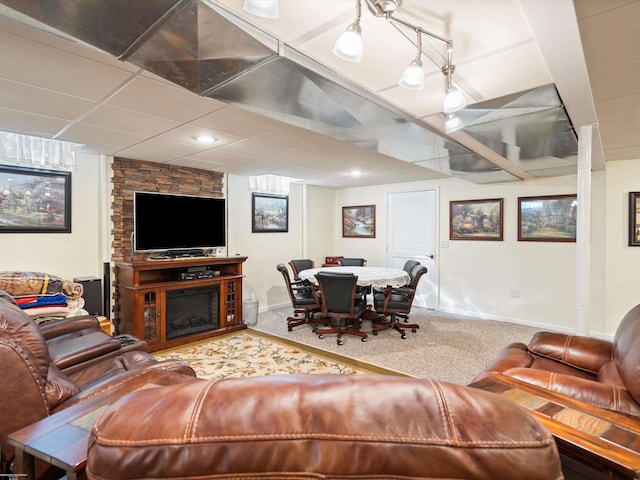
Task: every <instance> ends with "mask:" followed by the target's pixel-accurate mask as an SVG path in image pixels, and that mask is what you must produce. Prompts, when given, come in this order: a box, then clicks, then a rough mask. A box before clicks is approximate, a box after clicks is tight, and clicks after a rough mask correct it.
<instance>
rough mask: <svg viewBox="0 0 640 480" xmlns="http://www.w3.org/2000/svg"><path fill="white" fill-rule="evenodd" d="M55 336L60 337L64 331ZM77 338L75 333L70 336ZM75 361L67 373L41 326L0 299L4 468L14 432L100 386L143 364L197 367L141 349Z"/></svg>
mask: <svg viewBox="0 0 640 480" xmlns="http://www.w3.org/2000/svg"><path fill="white" fill-rule="evenodd" d="M55 338H58V339H62V338H64V335H61V336H59V337H55ZM77 338H78V337H75V336H73V335H71V336H70V337H69V341H70V342H73V341H74V339H77ZM116 342H117V341H116ZM60 349H63V347H60ZM77 351H79V349H77ZM75 365H76V367H77V368H75V369H73V371H65V372H62V371H61V370H60V368H58V367H57V366H56V365H54V364H53V363H52V361H51V357H50V354H49V347H48V345H47V341H46V340H45V337H44V336H43V334H42V331H41V330H40V328H39V327H38V326H37V325H36V324H35V323H34V322H33V320H32V319H31V317H29V316H28V315H26V314H25V313H24V312H22V311H21V310H20V309H19V308H18V307H17V306H15V305H13V304H12V303H11V302H9V301H7V300H6V299H2V298H0V368H1V369H2V382H1V384H0V385H1V386H0V451H1V452H2V465H3V467H4V466H5V465H6V464H8V463H10V462H11V459H12V457H13V455H14V449H13V447H12V446H11V445H9V444H8V443H7V441H6V439H7V436H8V435H9V434H10V433H12V432H14V431H16V430H18V429H20V428H22V427H24V426H27V425H30V424H31V423H33V422H35V421H37V420H40V419H42V418H44V417H46V416H48V415H51V414H52V413H55V412H58V411H60V410H63V409H65V408H67V407H69V406H71V405H74V404H76V403H78V402H80V401H82V400H83V399H85V398H90V397H91V396H93V395H96V394H99V393H100V391H101V390H102V389H107V388H109V387H110V386H112V385H114V384H116V383H120V382H125V381H126V380H127V378H128V377H130V376H131V377H132V376H135V375H136V374H137V373H138V372H141V371H142V369H165V370H169V371H174V372H177V373H182V374H184V375H188V376H190V377H195V372H194V371H193V369H192V368H191V367H189V366H188V364H186V363H185V362H182V361H178V360H168V361H165V362H158V361H157V360H156V359H154V358H153V357H152V356H151V355H150V354H149V353H147V352H146V351H143V350H121V351H119V352H118V353H117V354H113V355H112V354H108V355H105V356H104V357H100V356H93V357H92V358H91V359H90V361H87V362H79V363H76V364H75Z"/></svg>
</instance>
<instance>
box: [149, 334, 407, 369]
mask: <svg viewBox="0 0 640 480" xmlns="http://www.w3.org/2000/svg"><path fill="white" fill-rule="evenodd" d="M153 356H154V357H155V358H157V359H158V360H167V359H181V360H184V361H186V362H188V363H189V365H191V367H192V368H193V369H194V370H195V371H196V374H197V375H198V377H200V378H207V379H214V378H227V377H249V376H258V375H277V374H288V373H313V374H323V373H324V374H345V375H353V374H359V373H383V374H395V372H390V371H387V370H385V369H381V368H376V367H375V366H369V365H366V364H363V363H362V362H358V361H355V360H352V359H349V358H343V357H342V356H340V355H336V354H332V353H330V352H322V351H319V350H316V349H313V348H311V347H305V346H295V344H293V345H292V344H286V343H283V342H280V341H278V340H276V339H273V338H265V336H264V335H263V334H261V333H260V332H255V331H253V332H252V331H249V330H246V331H243V332H240V333H232V334H229V335H222V336H218V337H213V338H211V339H208V340H203V341H200V342H196V343H191V344H188V345H184V346H181V347H176V348H172V349H169V350H162V351H159V352H155V353H154V354H153Z"/></svg>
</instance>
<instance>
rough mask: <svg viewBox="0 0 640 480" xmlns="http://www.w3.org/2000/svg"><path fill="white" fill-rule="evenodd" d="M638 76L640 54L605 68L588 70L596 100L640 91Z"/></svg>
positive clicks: (639, 72) (639, 75)
mask: <svg viewBox="0 0 640 480" xmlns="http://www.w3.org/2000/svg"><path fill="white" fill-rule="evenodd" d="M639 77H640V56H639V57H638V58H636V59H634V60H630V61H628V62H624V63H619V64H617V65H612V66H610V67H607V68H598V69H594V70H591V69H590V70H589V79H590V80H591V89H592V90H593V96H594V98H595V99H596V100H598V101H601V100H606V99H611V98H619V97H624V96H627V95H634V94H638V93H640V81H638V78H639Z"/></svg>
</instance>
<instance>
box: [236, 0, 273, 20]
mask: <svg viewBox="0 0 640 480" xmlns="http://www.w3.org/2000/svg"><path fill="white" fill-rule="evenodd" d="M242 9H243V10H244V11H245V12H249V13H250V14H251V15H255V16H257V17H263V18H278V17H279V16H280V0H243V2H242Z"/></svg>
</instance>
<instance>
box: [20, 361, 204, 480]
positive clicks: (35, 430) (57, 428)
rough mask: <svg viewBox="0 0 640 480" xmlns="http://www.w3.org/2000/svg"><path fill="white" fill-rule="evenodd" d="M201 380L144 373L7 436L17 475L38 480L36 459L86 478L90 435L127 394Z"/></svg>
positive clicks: (71, 477)
mask: <svg viewBox="0 0 640 480" xmlns="http://www.w3.org/2000/svg"><path fill="white" fill-rule="evenodd" d="M191 381H198V380H197V379H196V378H194V377H190V376H188V375H182V374H179V373H175V372H170V371H164V370H159V369H157V370H144V371H142V372H141V373H140V374H139V375H137V376H134V377H132V378H129V379H127V380H126V381H123V383H122V384H118V385H114V386H113V387H110V388H107V389H105V391H104V392H101V393H100V394H99V395H95V396H94V397H92V398H87V399H86V400H83V401H81V402H79V403H78V404H76V405H72V406H70V407H68V408H65V409H64V410H61V411H59V412H57V413H54V414H53V415H50V416H48V417H46V418H43V419H42V420H39V421H37V422H35V423H32V424H31V425H29V426H26V427H24V428H22V429H20V430H18V431H17V432H14V433H12V434H11V435H9V436H8V437H7V442H8V443H9V444H11V445H13V446H14V447H15V449H16V458H15V469H16V471H15V472H14V473H16V474H26V475H27V477H26V478H27V479H28V480H33V479H35V459H36V458H38V459H40V460H43V461H44V462H46V463H49V464H51V465H54V466H56V467H58V468H60V469H62V470H64V471H65V472H66V478H67V480H76V479H78V478H84V477H85V475H84V468H85V466H86V464H87V450H88V447H89V434H90V433H91V428H92V427H93V424H94V423H95V421H96V420H97V419H98V417H99V416H100V414H101V413H102V412H103V411H104V410H106V409H107V408H108V407H109V406H111V404H112V403H113V402H115V401H116V400H118V399H119V398H121V397H123V396H124V395H126V394H127V393H131V392H134V391H136V390H142V389H146V388H155V387H161V386H168V385H175V384H177V383H184V382H191Z"/></svg>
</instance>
